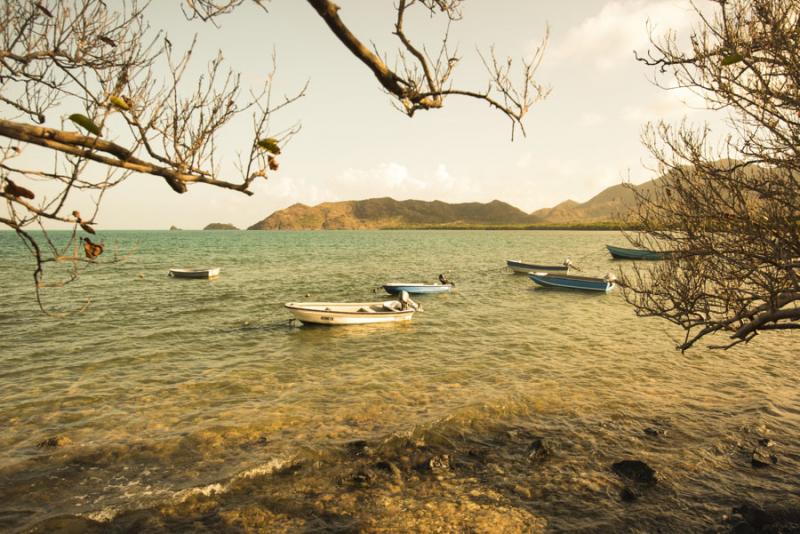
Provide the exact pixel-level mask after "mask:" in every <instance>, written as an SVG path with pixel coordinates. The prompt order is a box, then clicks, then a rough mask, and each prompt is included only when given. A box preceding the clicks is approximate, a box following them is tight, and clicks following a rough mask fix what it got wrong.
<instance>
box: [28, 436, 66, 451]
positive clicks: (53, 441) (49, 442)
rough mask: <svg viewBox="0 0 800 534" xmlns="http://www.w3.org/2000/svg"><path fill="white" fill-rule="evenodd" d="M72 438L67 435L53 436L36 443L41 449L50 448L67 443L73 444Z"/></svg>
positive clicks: (64, 445)
mask: <svg viewBox="0 0 800 534" xmlns="http://www.w3.org/2000/svg"><path fill="white" fill-rule="evenodd" d="M71 443H72V440H71V439H69V438H68V437H67V436H53V437H52V438H47V439H46V440H44V441H40V442H39V443H37V444H36V446H37V447H39V448H40V449H45V448H47V449H49V448H56V447H66V446H67V445H69V444H71Z"/></svg>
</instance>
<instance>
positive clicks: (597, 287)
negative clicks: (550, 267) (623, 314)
mask: <svg viewBox="0 0 800 534" xmlns="http://www.w3.org/2000/svg"><path fill="white" fill-rule="evenodd" d="M528 276H529V277H530V279H531V280H533V281H534V282H536V283H537V284H539V285H540V286H542V287H550V288H557V289H576V290H579V291H595V292H602V293H606V292H608V291H611V290H612V289H614V285H615V284H614V280H616V277H615V276H614V275H613V274H611V273H609V274H607V275H606V276H604V277H603V278H595V277H592V276H577V275H574V274H560V273H530V274H529V275H528Z"/></svg>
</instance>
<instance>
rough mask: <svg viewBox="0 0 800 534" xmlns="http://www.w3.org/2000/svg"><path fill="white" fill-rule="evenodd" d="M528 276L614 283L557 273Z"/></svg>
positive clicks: (531, 274) (591, 277)
mask: <svg viewBox="0 0 800 534" xmlns="http://www.w3.org/2000/svg"><path fill="white" fill-rule="evenodd" d="M528 276H530V277H533V276H539V277H542V276H546V277H547V278H550V279H553V278H565V279H567V280H583V281H584V282H603V283H606V284H608V283H611V284H613V283H614V282H613V281H612V280H606V279H605V278H598V277H596V276H581V275H579V274H558V273H530V274H529V275H528Z"/></svg>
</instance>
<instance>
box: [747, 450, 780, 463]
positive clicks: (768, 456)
mask: <svg viewBox="0 0 800 534" xmlns="http://www.w3.org/2000/svg"><path fill="white" fill-rule="evenodd" d="M777 463H778V457H777V456H776V455H775V454H773V453H772V452H771V451H770V450H769V448H768V446H763V445H760V446H758V447H756V448H755V449H754V450H753V453H752V454H751V455H750V464H751V465H752V466H753V467H769V466H771V465H773V464H777Z"/></svg>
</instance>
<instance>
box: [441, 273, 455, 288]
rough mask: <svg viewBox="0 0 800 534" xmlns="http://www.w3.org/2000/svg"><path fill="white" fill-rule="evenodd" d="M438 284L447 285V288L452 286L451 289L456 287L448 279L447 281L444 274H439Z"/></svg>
mask: <svg viewBox="0 0 800 534" xmlns="http://www.w3.org/2000/svg"><path fill="white" fill-rule="evenodd" d="M439 282H440V283H441V284H442V285H443V286H448V285H449V286H453V287H455V286H456V285H455V284H454V283H453V282H451V281H450V280H448V279H447V276H445V274H444V273H441V274H440V275H439Z"/></svg>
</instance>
